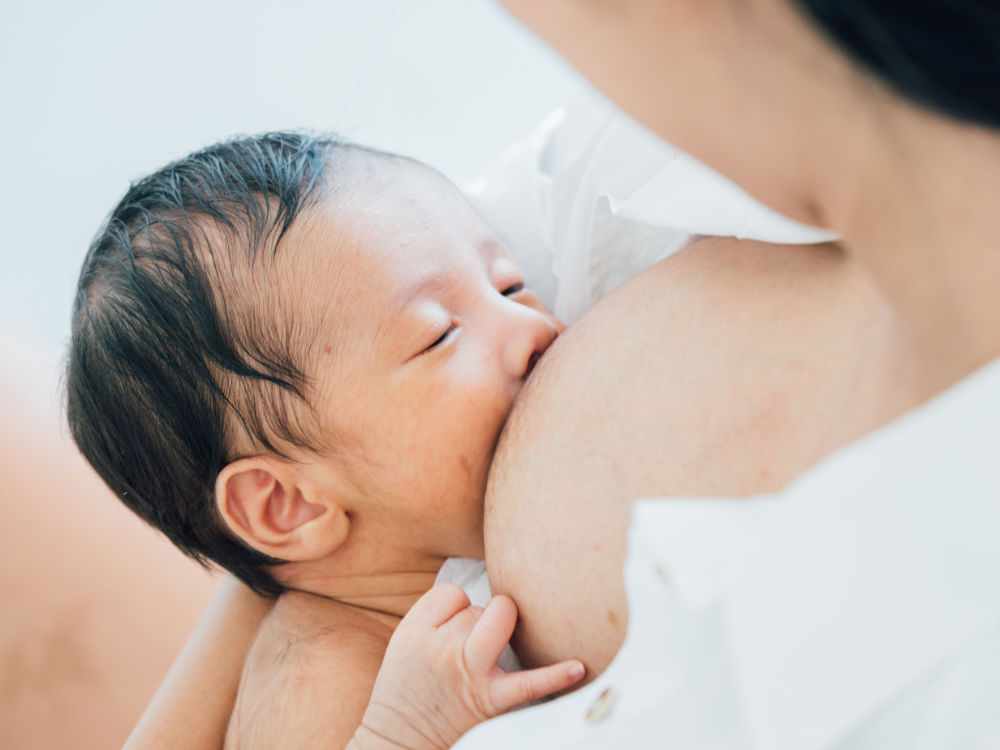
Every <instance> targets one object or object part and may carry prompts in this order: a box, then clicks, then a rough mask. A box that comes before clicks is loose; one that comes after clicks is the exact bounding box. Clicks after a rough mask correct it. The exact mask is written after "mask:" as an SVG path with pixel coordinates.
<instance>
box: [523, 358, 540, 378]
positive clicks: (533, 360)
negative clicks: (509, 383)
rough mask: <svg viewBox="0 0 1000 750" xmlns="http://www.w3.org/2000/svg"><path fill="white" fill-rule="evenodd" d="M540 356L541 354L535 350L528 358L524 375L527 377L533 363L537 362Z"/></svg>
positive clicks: (533, 367) (533, 365) (532, 367)
mask: <svg viewBox="0 0 1000 750" xmlns="http://www.w3.org/2000/svg"><path fill="white" fill-rule="evenodd" d="M541 356H542V355H541V354H540V353H539V352H535V353H534V354H532V355H531V356H530V357H529V358H528V367H527V368H526V369H525V371H524V377H526V378H527V377H528V376H529V375H531V371H532V370H534V369H535V365H536V364H538V360H539V358H541Z"/></svg>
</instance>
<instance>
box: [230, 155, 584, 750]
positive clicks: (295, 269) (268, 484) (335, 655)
mask: <svg viewBox="0 0 1000 750" xmlns="http://www.w3.org/2000/svg"><path fill="white" fill-rule="evenodd" d="M335 198H336V199H335V200H334V199H333V198H332V197H330V196H323V197H321V198H320V200H319V201H318V202H317V203H316V204H315V205H314V206H311V207H309V208H308V209H307V210H305V211H304V212H303V213H302V215H301V216H300V217H299V218H298V219H296V221H295V222H294V223H293V224H292V226H291V227H290V228H289V230H288V232H287V234H286V236H285V238H284V239H283V245H282V250H281V256H280V257H281V258H282V259H283V261H281V262H284V263H285V264H287V265H286V266H285V267H284V268H279V269H276V271H278V272H276V273H274V282H273V283H274V284H275V286H276V289H275V292H276V294H275V299H277V300H279V301H281V303H282V304H285V305H288V306H289V309H288V310H286V311H282V314H288V315H290V316H292V317H293V318H295V319H297V320H303V321H308V323H307V326H308V330H310V331H311V332H314V334H315V336H316V338H317V343H316V345H315V346H316V349H317V350H318V351H319V352H320V356H319V359H318V365H317V367H316V372H315V374H314V376H313V383H314V387H313V388H312V391H311V394H310V395H311V398H310V402H311V406H312V410H313V413H314V414H315V415H316V418H317V420H318V421H319V423H320V425H321V426H323V427H324V429H325V430H326V432H327V433H328V434H332V435H335V436H336V438H335V448H334V449H333V450H329V451H324V452H323V453H322V454H317V453H315V452H311V451H305V450H300V449H296V448H294V447H289V448H288V450H287V451H286V455H284V456H281V457H278V456H274V455H271V454H268V453H259V454H256V455H254V454H251V455H248V456H247V457H245V458H241V459H239V460H236V461H233V462H232V463H230V464H228V465H227V466H226V467H225V468H224V469H223V470H222V472H221V473H220V474H219V477H218V480H217V483H216V501H217V504H218V509H219V514H220V516H221V517H222V519H223V520H224V521H225V523H226V524H227V526H228V527H229V529H230V531H231V532H232V533H233V534H234V535H236V536H237V537H239V538H240V539H242V540H243V541H244V542H245V543H246V544H248V545H250V546H252V547H254V548H255V549H257V550H259V551H261V552H263V553H265V554H268V555H270V556H272V557H275V558H278V559H281V560H287V561H288V562H286V563H284V564H281V565H277V566H275V567H273V568H271V573H272V574H273V576H274V578H275V579H276V580H277V581H278V582H280V583H281V584H282V585H283V586H284V587H285V589H286V593H284V594H282V595H281V596H280V597H279V599H278V600H277V602H276V604H275V606H274V608H273V610H272V612H271V613H270V614H269V616H268V617H267V618H266V619H265V621H264V622H263V624H262V626H261V629H260V632H259V635H258V637H257V640H256V642H255V644H254V646H253V648H252V649H251V652H250V654H249V656H248V658H247V661H246V665H245V668H244V672H243V676H242V679H241V686H240V690H239V695H238V698H237V702H236V706H235V709H234V711H233V714H232V718H231V721H230V725H229V730H228V733H227V741H226V745H227V747H229V748H236V747H239V748H253V747H277V746H284V747H296V748H308V747H314V746H315V747H322V748H325V749H329V748H336V747H344V746H347V745H348V743H349V742H352V741H353V743H354V744H353V745H352V746H353V747H357V748H363V747H374V746H376V744H377V743H384V742H387V741H390V740H391V741H392V742H396V743H397V744H402V745H404V746H414V747H415V746H421V747H425V746H426V747H431V746H433V747H439V746H448V745H450V744H451V743H453V742H454V741H456V740H457V739H458V737H459V736H460V735H461V734H462V732H464V731H466V730H467V729H468V728H470V727H471V726H472V725H474V724H475V723H478V722H479V721H481V720H483V719H485V718H488V717H490V716H494V715H496V714H498V713H502V712H503V711H506V710H507V709H509V708H511V707H513V706H515V705H518V704H520V703H523V702H525V701H528V700H533V699H536V698H538V697H542V696H545V695H548V694H551V693H553V692H556V691H559V690H562V689H565V688H567V687H569V686H570V685H572V684H574V683H575V682H577V681H578V680H579V679H580V678H581V677H582V675H583V666H582V664H580V663H579V662H576V661H572V662H561V663H560V664H557V665H554V666H551V667H544V668H541V669H537V670H530V671H526V672H520V673H515V674H510V675H508V674H506V673H504V672H503V671H502V670H500V669H499V668H498V667H497V666H496V663H497V658H498V656H499V654H500V652H501V650H502V649H503V647H504V645H505V644H506V643H507V641H508V639H509V638H510V635H511V633H512V631H513V628H514V622H515V620H516V609H515V607H514V605H513V602H512V601H511V600H510V599H507V598H505V597H498V598H496V599H494V600H493V601H492V602H491V603H490V604H489V606H488V607H487V608H486V609H485V610H483V609H481V608H477V607H472V606H470V605H469V601H468V599H467V598H466V596H465V594H464V593H463V592H462V591H461V589H459V588H458V587H456V586H454V585H444V586H439V587H436V588H433V590H432V586H433V583H434V579H435V576H436V573H437V571H438V569H439V568H440V567H441V564H442V563H443V562H444V560H445V559H447V558H448V557H455V556H461V557H474V558H482V557H483V497H484V492H485V483H486V474H487V471H488V468H489V464H490V460H491V458H492V455H493V451H494V449H495V447H496V442H497V439H498V436H499V434H500V431H501V428H502V426H503V424H504V422H505V420H506V418H507V416H508V414H509V412H510V410H511V407H512V404H513V402H514V398H515V396H516V395H517V393H518V391H519V390H520V388H521V386H522V384H523V382H524V380H525V378H526V377H527V375H528V373H529V372H530V371H531V369H532V367H533V366H534V364H535V362H536V361H537V359H538V357H539V356H540V355H541V354H542V353H543V352H544V351H545V350H546V349H547V348H548V346H549V344H551V343H552V341H553V340H554V339H555V338H556V336H557V335H558V333H559V332H560V331H561V330H562V326H561V325H560V324H559V323H558V322H557V321H556V320H555V319H554V318H553V317H552V316H551V314H550V313H549V312H548V311H547V310H545V308H544V307H543V306H542V304H541V303H540V301H539V300H538V299H537V297H535V295H534V294H533V293H531V292H530V291H529V290H528V289H526V288H525V286H524V280H523V277H522V275H521V271H520V269H519V268H518V266H517V265H516V263H515V262H514V261H513V259H512V258H511V257H510V256H509V254H508V253H507V251H506V250H505V248H504V247H503V246H502V245H501V244H500V243H499V242H497V241H496V239H495V238H494V236H493V235H492V233H491V232H490V230H489V229H488V228H487V227H486V226H485V225H484V224H483V222H482V221H481V220H480V219H479V217H478V216H477V215H476V214H475V212H474V211H473V210H472V209H471V207H470V206H469V205H468V204H467V203H466V201H465V200H464V198H463V197H462V196H461V195H460V194H459V193H458V192H457V191H456V190H455V188H454V187H453V186H451V185H450V184H449V183H448V182H447V181H446V180H444V179H443V178H442V177H440V176H439V175H437V174H436V173H434V172H432V171H431V170H429V169H427V168H425V167H422V166H420V165H417V164H414V163H412V162H409V161H407V160H394V161H386V162H384V163H382V161H381V159H380V160H379V163H378V164H377V168H376V169H369V170H367V171H366V172H365V174H364V178H363V179H358V180H356V181H355V183H354V184H353V187H352V189H351V190H350V191H340V192H339V193H338V194H337V195H336V196H335ZM303 292H305V293H303ZM247 453H248V452H246V451H244V452H243V454H244V455H247ZM428 592H429V593H428ZM425 593H426V596H423V598H421V597H422V595H424V594H425ZM408 613H409V614H408ZM394 633H395V635H394ZM387 648H388V649H389V653H390V654H392V653H394V652H395V653H396V654H397V656H396V659H395V661H394V662H393V663H395V664H400V663H402V664H403V665H404V666H403V667H402V668H398V669H394V670H393V672H392V675H391V676H384V677H383V678H380V679H376V676H377V674H378V673H379V668H380V665H381V664H382V661H383V656H384V655H385V654H386V649H387ZM430 686H433V688H434V689H433V690H430V689H429V688H430ZM373 689H374V691H375V692H374V694H373V692H372V691H373ZM370 696H372V701H371V703H369V697H370ZM431 696H433V703H431V704H429V705H421V704H420V703H419V701H420V700H422V699H430V698H431ZM431 707H433V710H434V713H435V714H436V722H438V723H442V726H439V727H437V728H436V729H435V730H434V731H433V732H431V731H430V730H429V729H426V730H425V728H424V725H422V724H421V723H420V722H419V721H417V720H416V719H415V718H413V717H416V716H419V715H422V713H423V711H424V710H429V709H430V708H431ZM410 709H413V710H412V711H411V710H410ZM411 714H412V716H411ZM359 727H360V729H359ZM356 730H357V734H355V732H356ZM352 737H353V738H354V739H353V740H352ZM378 746H382V745H378ZM388 746H396V745H388Z"/></svg>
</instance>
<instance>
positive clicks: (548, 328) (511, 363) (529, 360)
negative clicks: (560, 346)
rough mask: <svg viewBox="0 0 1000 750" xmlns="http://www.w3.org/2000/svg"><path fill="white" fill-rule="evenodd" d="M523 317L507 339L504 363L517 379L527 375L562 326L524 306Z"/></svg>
mask: <svg viewBox="0 0 1000 750" xmlns="http://www.w3.org/2000/svg"><path fill="white" fill-rule="evenodd" d="M523 315H524V316H525V319H524V320H523V321H522V322H521V323H520V324H519V325H518V326H517V327H516V330H515V331H512V332H511V334H510V335H509V338H508V339H507V347H506V351H505V355H506V356H505V357H504V358H505V360H506V362H505V365H506V367H507V371H508V372H509V373H510V374H511V375H512V376H513V377H515V378H517V379H518V380H523V379H524V378H526V377H528V375H529V374H530V373H531V371H532V370H533V369H534V367H535V364H536V363H537V362H538V360H539V358H540V357H541V356H542V354H543V353H544V352H545V350H546V349H548V348H549V346H551V345H552V342H553V341H555V340H556V337H557V336H559V333H560V330H561V328H562V326H561V325H560V324H559V323H558V322H557V321H555V320H554V319H552V318H550V317H549V316H547V315H545V314H543V313H540V312H538V311H537V310H532V309H531V308H525V309H524V313H523Z"/></svg>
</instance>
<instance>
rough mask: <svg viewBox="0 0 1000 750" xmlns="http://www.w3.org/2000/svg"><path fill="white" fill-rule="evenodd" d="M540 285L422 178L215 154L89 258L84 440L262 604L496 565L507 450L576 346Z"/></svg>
mask: <svg viewBox="0 0 1000 750" xmlns="http://www.w3.org/2000/svg"><path fill="white" fill-rule="evenodd" d="M523 281H524V280H523V278H522V277H521V272H520V270H519V269H518V267H517V265H516V264H515V263H514V261H513V260H512V259H511V258H510V256H509V255H508V253H507V252H506V250H505V249H504V248H503V246H502V245H501V244H499V243H498V242H497V241H496V239H495V238H494V236H493V235H492V233H491V232H490V230H489V229H488V228H487V227H486V226H485V225H484V224H483V222H482V221H481V220H480V219H479V217H478V216H476V214H475V212H474V211H473V210H472V209H471V207H470V206H469V205H468V204H467V203H466V202H465V200H464V199H463V198H462V196H461V195H460V194H459V193H458V192H457V191H456V190H455V189H454V187H453V186H451V185H450V184H449V183H448V182H447V181H446V180H445V179H444V178H443V177H441V176H440V175H439V174H437V173H436V172H434V171H432V170H430V169H429V168H427V167H425V166H422V165H420V164H418V163H416V162H413V161H411V160H409V159H405V158H403V157H398V156H394V155H390V154H384V153H381V152H377V151H372V150H369V149H366V148H363V147H360V146H355V145H352V144H345V143H341V142H338V141H334V140H331V139H324V138H312V137H309V136H304V135H300V134H294V133H277V134H269V135H264V136H259V137H252V138H240V139H237V140H233V141H229V142H225V143H222V144H219V145H217V146H212V147H210V148H208V149H205V150H203V151H199V152H197V153H195V154H192V155H191V156H189V157H187V158H185V159H182V160H180V161H178V162H175V163H173V164H170V165H168V166H167V167H165V168H164V169H162V170H160V171H158V172H156V173H155V174H153V175H151V176H149V177H147V178H146V179H144V180H141V181H140V182H138V183H136V184H135V185H133V186H132V188H131V189H130V190H129V191H128V193H127V194H126V195H125V197H124V198H123V199H122V201H121V202H120V203H119V205H118V206H117V207H116V208H115V209H114V211H113V212H112V214H111V216H110V217H109V219H108V220H107V222H106V224H105V226H104V227H103V228H102V230H101V231H100V233H99V235H98V237H97V238H96V239H95V241H94V243H93V244H92V246H91V248H90V251H89V252H88V254H87V257H86V260H85V261H84V265H83V270H82V272H81V276H80V282H79V287H78V291H77V298H76V303H75V307H74V312H73V333H72V342H71V348H70V356H69V365H68V374H67V389H68V416H69V422H70V427H71V430H72V434H73V437H74V439H75V440H76V442H77V445H78V446H79V447H80V450H81V452H82V453H83V455H84V456H85V457H86V458H87V460H88V461H89V462H90V463H91V464H92V465H93V466H94V467H95V468H96V469H97V471H98V473H99V474H100V475H101V476H102V478H103V479H104V480H105V482H107V484H108V485H109V486H110V487H111V488H112V490H114V492H115V493H116V494H117V495H118V496H119V497H120V498H121V499H122V501H123V502H124V503H125V504H126V505H128V506H129V507H130V508H131V509H132V510H133V511H135V512H136V513H137V514H138V515H139V516H141V517H142V518H143V519H145V520H146V521H148V522H149V523H151V524H152V525H153V526H156V527H157V528H159V529H160V530H162V531H163V532H164V533H165V534H166V535H167V536H168V537H169V538H170V539H171V540H172V541H173V542H174V543H175V544H176V545H177V546H178V547H180V548H181V549H182V550H183V551H184V552H186V553H187V554H189V555H191V556H193V557H195V558H196V559H199V560H202V561H205V560H214V561H215V562H217V563H218V564H220V565H222V566H223V567H225V568H228V569H229V570H230V571H232V572H233V573H235V574H236V575H238V576H239V577H240V578H242V579H243V580H244V581H245V582H247V583H248V584H250V585H252V586H253V587H254V588H256V589H257V590H258V591H261V592H270V593H275V592H277V591H279V590H280V588H281V585H280V583H279V579H282V575H284V574H283V573H282V575H277V572H278V571H279V570H280V571H289V570H292V569H294V568H295V566H298V567H299V568H302V567H303V566H304V565H306V564H308V563H310V562H311V561H315V560H323V559H334V558H335V559H336V560H337V565H338V566H339V568H338V569H339V570H342V571H344V572H345V574H350V573H358V572H360V571H362V570H367V569H368V568H371V567H372V566H377V565H384V566H386V567H387V569H389V570H393V571H397V570H399V569H401V568H400V566H406V565H414V564H419V562H420V561H421V560H430V559H432V558H437V557H440V556H443V555H468V556H475V555H481V546H482V542H481V525H482V516H481V514H482V497H483V491H484V483H485V478H486V472H487V469H488V466H489V461H490V458H491V457H492V452H493V448H494V445H495V441H496V439H497V436H498V434H499V432H500V429H501V427H502V425H503V422H504V420H505V419H506V417H507V414H508V412H509V410H510V407H511V404H512V402H513V399H514V397H515V395H516V394H517V392H518V390H519V389H520V387H521V384H522V382H523V380H524V378H525V376H526V375H527V373H528V371H529V370H530V368H531V366H532V364H533V363H534V361H535V359H536V358H537V355H538V354H540V353H541V352H543V351H544V350H545V349H546V348H547V347H548V345H549V344H550V343H551V342H552V340H553V339H554V338H555V336H556V333H557V330H558V324H557V323H556V322H555V321H554V320H553V318H552V317H551V316H550V315H549V313H548V312H547V311H546V310H545V309H544V308H543V307H542V305H541V304H540V303H539V301H538V300H537V298H535V297H534V295H533V294H531V293H530V292H529V291H527V290H526V289H525V288H524V286H523ZM289 561H290V562H291V565H285V566H282V568H281V569H275V568H274V567H271V566H274V565H275V564H277V563H279V562H289ZM376 561H377V562H376ZM404 569H405V568H404Z"/></svg>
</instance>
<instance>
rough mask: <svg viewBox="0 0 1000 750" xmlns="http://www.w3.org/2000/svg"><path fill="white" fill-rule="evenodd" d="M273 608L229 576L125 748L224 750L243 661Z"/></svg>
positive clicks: (266, 600)
mask: <svg viewBox="0 0 1000 750" xmlns="http://www.w3.org/2000/svg"><path fill="white" fill-rule="evenodd" d="M272 604H273V602H272V600H270V599H265V598H263V597H260V596H258V595H257V594H255V593H253V592H252V591H251V590H250V589H248V588H247V587H246V586H244V585H243V584H242V583H240V582H238V581H237V580H236V579H234V578H232V577H230V578H227V579H226V580H225V581H224V582H223V583H222V586H220V587H219V590H218V592H217V593H216V594H215V597H214V598H213V599H212V601H211V603H210V604H209V606H208V609H206V610H205V614H204V615H202V618H201V620H200V621H199V622H198V625H197V627H195V629H194V632H193V633H192V634H191V637H190V638H189V639H188V642H187V643H186V644H185V646H184V649H183V650H182V651H181V653H180V655H179V656H178V657H177V661H175V662H174V665H173V666H172V667H171V668H170V672H169V673H168V674H167V677H166V679H164V681H163V684H161V685H160V688H159V690H157V691H156V695H155V696H153V700H152V702H151V703H150V704H149V706H148V707H147V708H146V711H145V712H144V713H143V715H142V718H141V719H140V720H139V723H138V724H137V725H136V727H135V729H134V730H132V734H131V735H129V738H128V741H127V742H126V743H125V750H146V749H147V748H148V750H154V748H155V750H171V749H172V748H177V750H219V748H221V747H222V745H223V741H224V739H225V735H226V726H227V724H228V723H229V715H230V713H231V712H232V709H233V704H234V701H235V700H236V690H237V688H238V687H239V683H240V673H241V671H242V669H243V660H244V659H245V658H246V655H247V651H249V649H250V646H251V644H252V643H253V640H254V637H255V636H256V634H257V628H258V626H259V625H260V622H261V620H262V619H263V618H264V615H266V614H267V612H268V611H269V610H270V609H271V606H272Z"/></svg>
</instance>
